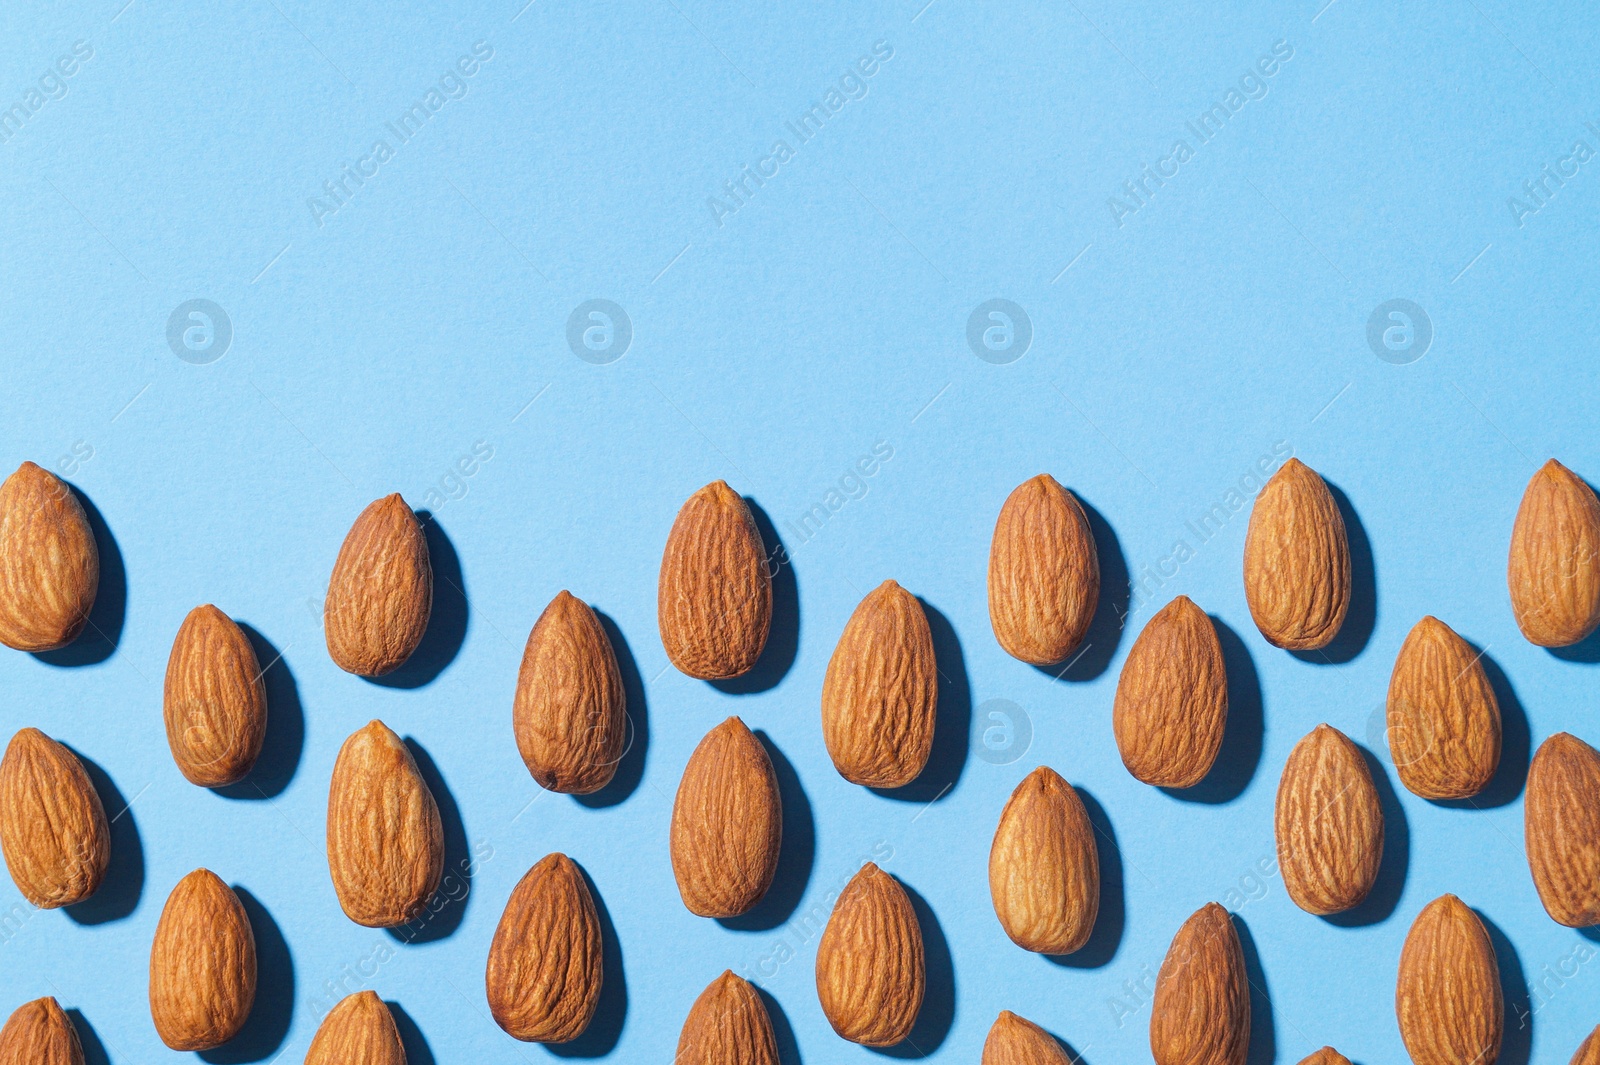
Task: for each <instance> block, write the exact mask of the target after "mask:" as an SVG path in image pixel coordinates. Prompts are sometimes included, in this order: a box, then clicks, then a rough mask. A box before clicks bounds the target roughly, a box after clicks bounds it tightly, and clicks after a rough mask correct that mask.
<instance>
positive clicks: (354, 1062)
mask: <svg viewBox="0 0 1600 1065" xmlns="http://www.w3.org/2000/svg"><path fill="white" fill-rule="evenodd" d="M305 1065H406V1050H405V1047H404V1046H403V1045H402V1044H401V1042H400V1029H399V1028H397V1027H395V1023H394V1015H393V1014H391V1013H390V1012H389V1007H388V1006H386V1005H384V1003H383V1000H382V999H380V998H379V997H378V996H377V994H376V993H375V992H372V991H357V992H356V993H355V994H353V995H346V996H345V997H344V998H343V999H341V1000H340V1001H339V1004H338V1005H337V1006H335V1007H333V1009H332V1010H330V1011H329V1013H328V1015H327V1017H325V1018H323V1021H322V1026H321V1027H319V1028H318V1029H317V1034H316V1035H314V1036H313V1037H312V1038H311V1049H310V1050H308V1051H306V1062H305Z"/></svg>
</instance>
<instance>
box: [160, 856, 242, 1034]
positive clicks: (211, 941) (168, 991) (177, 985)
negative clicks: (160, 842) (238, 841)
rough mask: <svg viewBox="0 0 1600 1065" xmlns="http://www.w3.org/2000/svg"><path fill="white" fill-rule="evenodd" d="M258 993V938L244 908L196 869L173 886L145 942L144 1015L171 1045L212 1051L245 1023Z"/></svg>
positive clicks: (207, 873)
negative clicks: (147, 966) (148, 942)
mask: <svg viewBox="0 0 1600 1065" xmlns="http://www.w3.org/2000/svg"><path fill="white" fill-rule="evenodd" d="M255 999H256V940H255V935H254V933H253V932H251V930H250V918H249V916H248V915H246V914H245V912H244V906H243V905H242V904H241V903H240V902H239V896H237V895H235V894H234V893H233V891H232V889H230V888H229V887H228V885H226V884H224V883H223V882H222V881H221V880H220V879H218V877H217V875H216V874H215V873H213V872H211V871H210V870H209V869H196V870H195V871H194V872H192V873H190V874H189V875H188V876H186V877H184V878H183V879H182V880H180V881H178V886H177V887H175V888H173V889H172V894H170V895H168V896H167V904H166V906H165V907H164V908H163V909H162V911H161V920H160V921H159V922H157V924H156V938H155V942H154V943H153V944H151V947H150V1017H151V1019H152V1020H154V1021H155V1024H156V1034H158V1035H159V1036H161V1041H162V1042H163V1043H165V1044H167V1046H169V1047H171V1048H172V1049H173V1050H211V1049H213V1048H215V1047H219V1046H221V1045H222V1044H223V1043H226V1042H227V1041H228V1040H230V1039H232V1038H233V1037H234V1036H236V1035H238V1034H239V1030H240V1029H241V1028H243V1027H244V1024H245V1021H247V1020H248V1019H249V1017H250V1007H251V1006H252V1005H254V1003H255Z"/></svg>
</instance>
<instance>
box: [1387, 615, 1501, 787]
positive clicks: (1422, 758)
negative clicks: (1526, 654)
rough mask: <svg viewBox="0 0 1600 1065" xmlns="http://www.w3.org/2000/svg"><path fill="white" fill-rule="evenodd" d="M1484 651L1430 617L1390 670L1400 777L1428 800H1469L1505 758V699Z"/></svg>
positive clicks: (1393, 749) (1392, 744) (1393, 751)
mask: <svg viewBox="0 0 1600 1065" xmlns="http://www.w3.org/2000/svg"><path fill="white" fill-rule="evenodd" d="M1481 658H1482V656H1481V655H1480V654H1479V653H1478V652H1477V651H1474V650H1473V649H1472V646H1471V645H1470V644H1468V643H1467V641H1465V640H1463V639H1462V638H1461V637H1460V636H1457V635H1456V633H1455V631H1454V630H1453V629H1451V628H1450V626H1448V625H1446V624H1445V623H1444V622H1442V621H1440V620H1439V619H1438V618H1435V617H1432V616H1429V617H1425V618H1423V619H1422V620H1421V621H1419V622H1417V624H1416V626H1415V627H1414V628H1412V630H1411V633H1410V635H1408V636H1407V637H1406V641H1405V643H1403V644H1401V645H1400V653H1399V655H1398V656H1396V658H1395V661H1394V671H1393V672H1392V673H1391V674H1390V675H1389V705H1388V726H1389V753H1390V755H1391V756H1392V758H1393V760H1394V768H1395V772H1397V773H1399V774H1400V782H1401V783H1403V784H1404V785H1405V786H1406V788H1407V789H1408V790H1410V791H1411V792H1413V793H1414V794H1417V795H1420V796H1422V797H1423V798H1425V799H1465V798H1468V797H1469V796H1472V795H1476V794H1478V792H1480V791H1482V790H1483V788H1484V786H1485V785H1487V784H1488V783H1489V781H1490V779H1492V778H1493V777H1494V772H1495V769H1496V768H1497V767H1498V766H1499V765H1500V704H1499V702H1497V701H1496V700H1495V697H1494V689H1493V688H1492V687H1491V686H1490V684H1489V677H1488V674H1486V673H1485V672H1484V670H1483V662H1482V661H1481Z"/></svg>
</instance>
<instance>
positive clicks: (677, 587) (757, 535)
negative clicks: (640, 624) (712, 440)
mask: <svg viewBox="0 0 1600 1065" xmlns="http://www.w3.org/2000/svg"><path fill="white" fill-rule="evenodd" d="M656 619H657V622H658V623H659V625H660V627H661V642H662V644H663V645H665V647H666V649H667V657H668V658H670V659H671V660H672V664H673V665H675V666H677V667H678V669H679V670H681V671H682V672H684V673H687V674H688V675H689V676H691V677H698V678H700V679H701V680H726V679H728V678H729V677H737V676H739V675H740V674H742V673H748V672H749V671H750V670H751V668H752V667H754V666H755V664H756V660H757V659H758V658H760V657H761V650H762V648H764V647H766V645H767V632H768V630H770V629H771V628H772V574H771V573H770V572H769V571H768V569H767V549H766V546H765V545H764V544H763V543H762V542H761V531H760V530H759V529H757V528H756V520H755V517H754V516H753V515H752V514H751V513H750V508H749V507H748V506H747V505H746V504H745V501H744V500H743V499H741V498H740V497H739V494H738V493H737V492H735V491H734V490H733V489H732V488H729V487H728V484H727V482H726V481H712V482H711V483H710V484H708V485H706V486H705V487H704V488H702V489H700V491H698V492H696V493H695V494H694V495H692V496H690V497H689V499H688V500H687V501H686V502H685V503H684V504H683V508H682V509H681V510H679V511H678V518H677V520H676V521H674V522H673V523H672V532H671V533H670V534H669V535H668V536H667V547H666V550H665V551H664V552H663V553H662V555H661V579H660V583H659V584H658V586H657V601H656Z"/></svg>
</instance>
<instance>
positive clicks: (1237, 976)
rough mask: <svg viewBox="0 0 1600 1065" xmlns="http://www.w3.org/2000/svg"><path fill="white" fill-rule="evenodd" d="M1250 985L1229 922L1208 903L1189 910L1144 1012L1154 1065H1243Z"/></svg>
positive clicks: (1247, 1038)
mask: <svg viewBox="0 0 1600 1065" xmlns="http://www.w3.org/2000/svg"><path fill="white" fill-rule="evenodd" d="M1249 1049H1250V984H1249V980H1248V978H1247V976H1246V974H1245V967H1244V950H1243V949H1242V948H1241V947H1240V945H1239V932H1238V930H1237V929H1235V928H1234V927H1233V920H1232V918H1231V917H1229V915H1228V911H1227V910H1224V909H1223V908H1222V907H1221V906H1218V905H1217V904H1216V903H1214V902H1208V903H1206V904H1205V906H1203V907H1201V908H1200V909H1199V910H1197V911H1195V913H1194V915H1193V916H1191V917H1190V918H1189V919H1188V920H1187V921H1185V922H1183V927H1181V928H1179V929H1178V934H1177V935H1175V936H1173V937H1172V946H1170V947H1168V948H1167V956H1166V958H1165V959H1164V960H1163V961H1162V962H1161V971H1160V972H1159V973H1157V974H1156V993H1155V1001H1154V1004H1153V1006H1152V1008H1151V1013H1150V1053H1151V1055H1152V1056H1153V1057H1154V1058H1155V1065H1244V1060H1245V1055H1246V1053H1247V1052H1248V1051H1249Z"/></svg>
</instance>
